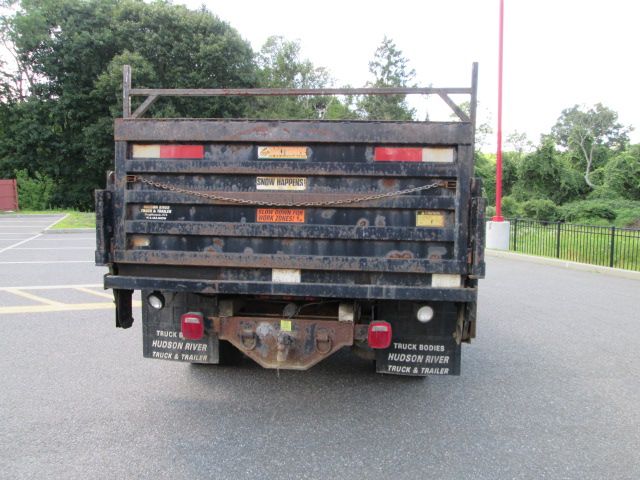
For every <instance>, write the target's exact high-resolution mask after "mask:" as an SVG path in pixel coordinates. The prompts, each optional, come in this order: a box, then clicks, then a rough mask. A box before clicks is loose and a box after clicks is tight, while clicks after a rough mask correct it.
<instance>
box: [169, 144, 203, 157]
mask: <svg viewBox="0 0 640 480" xmlns="http://www.w3.org/2000/svg"><path fill="white" fill-rule="evenodd" d="M160 158H204V145H160Z"/></svg>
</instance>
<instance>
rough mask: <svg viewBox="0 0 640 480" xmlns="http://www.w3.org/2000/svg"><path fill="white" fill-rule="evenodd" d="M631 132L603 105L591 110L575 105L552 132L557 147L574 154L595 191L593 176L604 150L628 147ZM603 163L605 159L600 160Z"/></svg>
mask: <svg viewBox="0 0 640 480" xmlns="http://www.w3.org/2000/svg"><path fill="white" fill-rule="evenodd" d="M628 133H629V128H628V127H625V126H624V125H622V124H621V123H619V122H618V114H617V113H616V112H614V111H613V110H611V109H610V108H607V107H605V106H604V105H602V104H601V103H598V104H596V105H595V106H593V107H591V108H586V107H580V106H579V105H574V106H573V107H571V108H567V109H565V110H563V111H562V114H561V115H560V117H559V118H558V121H557V122H556V124H555V125H554V127H553V128H552V129H551V136H552V138H553V139H554V140H555V141H556V142H557V144H558V145H560V146H562V147H565V148H567V149H569V150H570V151H572V152H573V153H574V154H575V155H576V156H577V157H578V158H579V159H580V161H581V163H582V165H583V167H584V180H585V182H586V183H587V185H589V187H591V188H594V186H595V185H594V184H593V182H592V181H591V179H590V173H591V170H592V168H593V167H594V166H595V165H594V162H596V160H598V157H600V158H601V157H602V155H598V154H599V153H606V152H605V150H606V149H609V150H613V151H621V150H622V149H624V148H625V147H626V145H627V144H628V143H629V136H628ZM601 159H602V158H601Z"/></svg>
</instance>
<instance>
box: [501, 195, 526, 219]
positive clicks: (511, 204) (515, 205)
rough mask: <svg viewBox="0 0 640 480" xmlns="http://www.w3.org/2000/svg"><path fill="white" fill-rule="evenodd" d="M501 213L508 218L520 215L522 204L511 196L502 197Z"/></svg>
mask: <svg viewBox="0 0 640 480" xmlns="http://www.w3.org/2000/svg"><path fill="white" fill-rule="evenodd" d="M502 215H503V216H505V217H509V218H515V217H520V216H522V206H521V205H520V203H519V202H518V201H517V200H516V199H515V198H513V197H510V196H506V197H502Z"/></svg>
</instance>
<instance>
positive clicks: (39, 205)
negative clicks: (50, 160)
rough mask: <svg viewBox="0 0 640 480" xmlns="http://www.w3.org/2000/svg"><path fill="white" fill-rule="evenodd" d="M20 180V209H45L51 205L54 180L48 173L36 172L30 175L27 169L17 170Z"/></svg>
mask: <svg viewBox="0 0 640 480" xmlns="http://www.w3.org/2000/svg"><path fill="white" fill-rule="evenodd" d="M15 175H16V180H18V205H19V206H20V210H45V209H48V208H50V207H51V197H52V193H53V189H54V184H53V180H52V179H51V177H48V176H47V175H43V174H42V173H40V172H35V173H34V174H33V176H29V172H27V170H26V169H24V170H16V172H15Z"/></svg>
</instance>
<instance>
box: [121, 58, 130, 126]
mask: <svg viewBox="0 0 640 480" xmlns="http://www.w3.org/2000/svg"><path fill="white" fill-rule="evenodd" d="M130 90H131V67H130V66H129V65H125V66H124V67H123V68H122V117H123V118H129V117H130V116H131V96H130V95H129V91H130Z"/></svg>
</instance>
